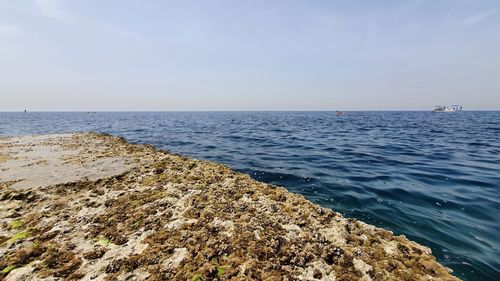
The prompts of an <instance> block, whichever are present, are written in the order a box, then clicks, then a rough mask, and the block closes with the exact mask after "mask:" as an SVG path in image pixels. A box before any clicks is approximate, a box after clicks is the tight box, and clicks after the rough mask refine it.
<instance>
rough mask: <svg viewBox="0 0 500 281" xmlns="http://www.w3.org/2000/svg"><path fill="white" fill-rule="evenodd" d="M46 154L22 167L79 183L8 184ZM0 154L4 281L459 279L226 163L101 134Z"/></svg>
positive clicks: (36, 141) (19, 141)
mask: <svg viewBox="0 0 500 281" xmlns="http://www.w3.org/2000/svg"><path fill="white" fill-rule="evenodd" d="M26 138H28V137H26ZM37 146H46V147H48V148H49V150H50V149H52V151H54V150H55V149H58V151H59V152H61V154H60V155H59V156H58V157H59V158H57V159H55V158H54V157H52V158H51V159H48V160H46V161H44V160H45V159H43V157H39V156H40V155H38V156H36V157H34V156H33V155H31V156H33V159H24V160H26V161H28V162H30V161H31V162H30V163H31V165H33V166H37V165H38V166H43V165H46V166H47V165H48V166H47V169H55V168H54V167H59V168H61V167H68V166H70V165H76V166H78V169H80V170H79V171H81V172H82V171H83V173H82V175H83V176H82V178H78V179H77V180H74V177H73V176H74V175H72V178H71V179H72V181H70V182H65V183H60V182H58V181H60V178H57V177H56V178H57V181H56V182H54V183H53V184H52V183H51V182H50V179H51V178H47V177H44V178H43V182H41V183H40V184H39V185H37V186H33V187H26V186H25V185H24V186H22V185H17V184H18V183H21V182H23V181H28V179H22V178H10V179H9V180H3V178H2V173H6V174H7V173H8V172H9V171H7V170H5V169H8V170H10V169H16V167H14V166H13V162H11V161H19V157H20V156H19V155H20V152H19V151H20V150H23V149H24V150H26V149H28V150H29V149H34V151H36V148H37ZM24 150H23V151H24ZM45 150H46V149H45ZM0 155H2V156H1V158H0V211H1V212H0V214H1V215H0V243H1V245H0V276H1V277H0V279H5V280H37V279H42V278H45V277H62V278H64V279H65V280H73V279H84V280H89V279H97V280H103V279H104V280H457V278H456V277H453V276H452V275H450V270H449V269H448V268H446V267H443V266H442V265H440V264H439V263H438V262H436V260H435V258H434V257H433V256H432V255H431V253H430V250H429V249H428V248H426V247H424V246H421V245H419V244H417V243H414V242H411V241H409V240H408V239H406V238H405V237H404V236H394V235H393V234H392V233H391V232H389V231H386V230H383V229H380V228H376V227H373V226H370V225H367V224H365V223H363V222H360V221H357V220H354V219H346V218H343V217H342V216H341V215H340V214H338V213H335V212H333V211H332V210H329V209H326V208H322V207H320V206H318V205H315V204H312V203H311V202H309V201H308V200H306V199H304V198H303V197H302V196H300V195H297V194H292V193H290V192H288V191H286V190H285V189H284V188H281V187H276V186H272V185H268V184H264V183H261V182H257V181H255V180H253V179H251V178H250V177H249V176H248V175H245V174H241V173H237V172H234V171H232V170H230V169H229V168H227V167H226V166H224V165H220V164H216V163H212V162H207V161H199V160H194V159H189V158H186V157H183V156H179V155H175V154H171V153H168V152H165V151H160V150H157V149H155V148H153V147H151V146H147V145H134V144H129V143H127V142H126V141H124V140H123V139H121V138H118V137H113V136H109V135H102V134H96V133H79V134H70V135H61V136H58V135H52V136H51V135H49V136H44V137H41V138H35V137H33V136H32V137H31V139H30V141H29V142H27V141H26V139H23V138H22V137H21V138H4V139H0ZM16 158H17V160H16ZM28 158H29V157H28ZM106 159H114V160H113V161H120V163H121V164H120V165H118V166H116V167H117V168H116V171H115V172H116V173H112V172H113V171H111V173H109V171H108V172H106V173H101V174H99V173H98V171H99V169H100V167H101V166H103V165H104V166H106V165H108V163H109V162H107V161H106ZM54 161H56V162H57V161H59V162H60V163H59V164H58V163H56V162H54ZM21 162H22V161H21ZM21 162H19V163H21ZM9 163H10V164H9ZM47 163H49V164H47ZM2 167H3V168H2ZM40 170H43V169H36V168H33V171H40ZM85 171H88V172H89V173H94V174H96V176H94V177H89V176H88V175H89V173H85ZM47 173H50V171H48V170H47ZM9 175H13V173H12V170H10V173H9ZM31 176H32V177H31ZM36 179H37V175H30V179H29V181H30V182H36Z"/></svg>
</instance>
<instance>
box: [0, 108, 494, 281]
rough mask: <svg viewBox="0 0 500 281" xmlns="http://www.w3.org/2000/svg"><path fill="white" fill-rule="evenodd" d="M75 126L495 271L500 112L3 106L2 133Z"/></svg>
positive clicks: (489, 273) (489, 275) (449, 261)
mask: <svg viewBox="0 0 500 281" xmlns="http://www.w3.org/2000/svg"><path fill="white" fill-rule="evenodd" d="M74 131H98V132H106V133H110V134H115V135H119V136H123V137H125V138H126V139H127V140H128V141H131V142H134V143H148V144H153V145H155V146H156V147H159V148H162V149H166V150H169V151H172V152H175V153H180V154H184V155H187V156H191V157H195V158H199V159H206V160H213V161H217V162H221V163H225V164H227V165H229V166H230V167H232V168H233V169H236V170H238V171H242V172H245V173H248V174H250V175H251V176H252V177H254V178H255V179H258V180H261V181H264V182H267V183H272V184H276V185H281V186H285V187H286V188H288V189H289V190H290V191H292V192H297V193H300V194H303V195H304V196H305V197H306V198H308V199H310V200H312V201H313V202H315V203H318V204H320V205H322V206H324V207H329V208H332V209H334V210H336V211H338V212H340V213H343V214H344V215H345V216H347V217H353V218H357V219H360V220H363V221H365V222H367V223H370V224H374V225H376V226H379V227H384V228H387V229H390V230H392V231H394V232H395V233H397V234H404V235H406V236H407V237H409V238H410V239H412V240H415V241H417V242H419V243H421V244H424V245H426V246H428V247H430V248H431V249H432V251H433V253H434V255H435V256H436V257H437V258H438V259H439V261H440V262H441V263H443V264H444V265H446V266H448V267H450V268H452V269H453V270H454V274H455V275H456V276H458V277H460V278H462V279H464V280H500V112H466V111H464V112H458V113H431V112H348V114H347V115H345V116H335V113H334V112H108V113H104V112H98V113H86V112H85V113H82V112H79V113H69V112H68V113H37V112H28V113H0V135H23V134H34V133H42V134H46V133H60V132H74Z"/></svg>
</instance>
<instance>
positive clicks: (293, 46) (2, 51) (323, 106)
mask: <svg viewBox="0 0 500 281" xmlns="http://www.w3.org/2000/svg"><path fill="white" fill-rule="evenodd" d="M455 103H458V104H462V105H463V106H464V108H465V109H500V1H498V0H427V1H425V0H411V1H403V0H394V1H373V0H366V1H311V0H304V1H272V0H266V1H257V0H251V1H234V0H231V1H229V0H228V1H216V0H211V1H188V0H182V1H139V0H136V1H124V0H120V1H118V0H117V1H103V0H85V1H84V0H81V1H75V0H73V1H70V0H68V1H57V0H37V1H28V0H26V1H23V0H0V110H21V109H24V108H27V109H28V110H84V111H87V110H336V109H340V110H386V109H391V110H398V109H403V110H411V109H431V108H432V107H433V106H434V105H436V104H455Z"/></svg>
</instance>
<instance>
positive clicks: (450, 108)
mask: <svg viewBox="0 0 500 281" xmlns="http://www.w3.org/2000/svg"><path fill="white" fill-rule="evenodd" d="M458 111H462V106H461V105H458V104H455V105H436V106H435V107H434V109H433V110H432V112H458Z"/></svg>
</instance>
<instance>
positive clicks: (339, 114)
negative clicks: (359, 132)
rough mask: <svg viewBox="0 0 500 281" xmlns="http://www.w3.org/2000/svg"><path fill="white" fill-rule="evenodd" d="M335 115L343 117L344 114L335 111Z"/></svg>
mask: <svg viewBox="0 0 500 281" xmlns="http://www.w3.org/2000/svg"><path fill="white" fill-rule="evenodd" d="M335 115H337V116H342V115H345V112H343V111H335Z"/></svg>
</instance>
